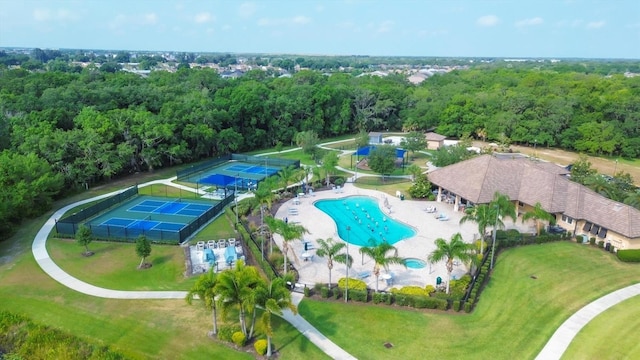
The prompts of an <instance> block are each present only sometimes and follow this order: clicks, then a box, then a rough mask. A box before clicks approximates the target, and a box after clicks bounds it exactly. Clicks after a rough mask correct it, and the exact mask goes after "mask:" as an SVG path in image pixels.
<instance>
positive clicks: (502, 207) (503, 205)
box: [489, 191, 518, 269]
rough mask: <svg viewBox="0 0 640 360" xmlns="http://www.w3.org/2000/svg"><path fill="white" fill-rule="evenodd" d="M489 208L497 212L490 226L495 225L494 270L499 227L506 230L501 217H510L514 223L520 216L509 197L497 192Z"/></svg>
mask: <svg viewBox="0 0 640 360" xmlns="http://www.w3.org/2000/svg"><path fill="white" fill-rule="evenodd" d="M489 207H491V208H493V209H495V210H496V212H495V214H496V218H495V219H494V220H493V222H492V223H490V225H493V241H492V244H491V269H493V258H494V255H495V250H496V232H497V231H498V226H500V228H504V223H502V221H501V219H500V216H502V217H509V218H511V219H512V220H513V221H516V219H517V218H518V216H517V215H516V207H515V205H514V204H513V202H512V201H511V200H509V197H508V196H507V195H504V194H501V193H500V192H498V191H496V192H495V194H493V200H491V202H490V203H489Z"/></svg>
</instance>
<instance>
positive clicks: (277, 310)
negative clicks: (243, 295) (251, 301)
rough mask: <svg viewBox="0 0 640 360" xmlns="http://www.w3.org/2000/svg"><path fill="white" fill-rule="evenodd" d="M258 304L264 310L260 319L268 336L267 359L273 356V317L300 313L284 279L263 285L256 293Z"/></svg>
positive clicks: (276, 279)
mask: <svg viewBox="0 0 640 360" xmlns="http://www.w3.org/2000/svg"><path fill="white" fill-rule="evenodd" d="M255 296H256V303H257V305H259V306H260V307H262V308H263V309H264V312H263V313H262V317H261V318H260V325H262V328H263V330H264V333H265V335H267V357H270V356H271V337H272V336H273V329H272V327H271V315H272V314H276V315H279V316H282V310H284V309H290V310H291V312H293V314H294V315H295V314H297V313H298V309H297V308H296V306H295V305H294V304H293V302H292V300H291V293H290V292H289V290H288V289H287V286H286V284H285V281H284V279H282V278H275V279H273V280H272V281H271V282H270V283H269V284H268V285H267V284H266V283H264V282H263V283H262V284H261V285H260V286H258V288H257V289H256V291H255Z"/></svg>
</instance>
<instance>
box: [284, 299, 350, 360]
mask: <svg viewBox="0 0 640 360" xmlns="http://www.w3.org/2000/svg"><path fill="white" fill-rule="evenodd" d="M291 296H292V300H293V303H294V304H295V305H296V306H298V304H299V303H300V301H302V299H303V297H304V295H302V294H300V293H295V292H294V293H292V294H291ZM282 318H283V319H285V320H287V321H288V322H289V323H290V324H291V325H293V326H295V327H296V329H298V331H300V332H301V333H302V335H304V336H305V337H306V338H307V339H309V340H311V342H312V343H314V344H315V345H316V346H317V347H319V348H320V350H322V351H324V353H325V354H327V355H329V356H330V357H331V358H332V359H339V360H352V359H353V360H355V359H356V358H355V357H353V356H351V355H350V354H349V353H347V352H346V351H344V350H343V349H342V348H341V347H339V346H338V345H336V344H334V343H333V342H332V341H331V340H329V339H327V337H326V336H324V335H322V334H321V333H320V332H319V331H318V330H317V329H316V328H314V327H313V325H311V324H309V322H307V320H305V319H304V318H303V317H302V316H300V315H293V313H292V312H291V310H285V311H284V312H283V315H282Z"/></svg>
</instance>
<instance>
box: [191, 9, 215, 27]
mask: <svg viewBox="0 0 640 360" xmlns="http://www.w3.org/2000/svg"><path fill="white" fill-rule="evenodd" d="M193 20H194V21H195V22H196V23H198V24H204V23H207V22H209V21H211V20H213V16H211V14H210V13H208V12H201V13H198V14H196V16H194V17H193Z"/></svg>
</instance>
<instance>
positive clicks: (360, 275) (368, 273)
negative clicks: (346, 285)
mask: <svg viewBox="0 0 640 360" xmlns="http://www.w3.org/2000/svg"><path fill="white" fill-rule="evenodd" d="M369 276H371V271H369V270H367V271H361V272H359V273H358V279H366V278H368V277H369Z"/></svg>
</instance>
